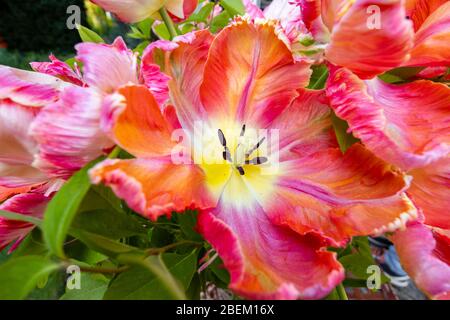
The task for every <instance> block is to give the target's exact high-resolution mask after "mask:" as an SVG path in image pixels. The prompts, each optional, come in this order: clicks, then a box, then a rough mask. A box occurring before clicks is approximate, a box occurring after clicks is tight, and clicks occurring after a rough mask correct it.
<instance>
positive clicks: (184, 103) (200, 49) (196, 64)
mask: <svg viewBox="0 0 450 320" xmlns="http://www.w3.org/2000/svg"><path fill="white" fill-rule="evenodd" d="M212 39H213V36H212V35H211V33H210V32H209V31H208V30H202V31H197V32H193V33H189V34H186V35H183V36H181V37H177V38H175V39H174V42H168V41H157V42H154V43H152V44H151V45H150V46H149V47H148V48H147V49H146V50H145V52H144V57H143V60H142V69H143V70H144V72H145V70H146V69H159V68H161V71H162V72H164V75H166V76H168V77H169V79H168V82H167V85H168V88H170V99H171V103H172V104H173V105H174V107H175V110H176V113H177V115H178V118H179V120H180V122H181V124H182V125H183V128H185V129H192V128H193V127H194V122H195V121H197V120H202V119H203V117H204V110H203V107H202V105H201V102H200V96H199V87H200V84H201V82H202V80H203V71H204V68H205V63H206V58H207V56H208V51H209V47H210V45H211V42H212ZM144 78H145V79H147V77H146V76H145V74H144ZM146 84H147V82H146ZM147 86H148V84H147Z"/></svg>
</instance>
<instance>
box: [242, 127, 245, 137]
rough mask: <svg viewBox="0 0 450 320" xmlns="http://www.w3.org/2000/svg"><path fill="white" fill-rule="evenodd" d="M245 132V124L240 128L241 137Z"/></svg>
mask: <svg viewBox="0 0 450 320" xmlns="http://www.w3.org/2000/svg"><path fill="white" fill-rule="evenodd" d="M244 134H245V124H244V125H243V126H242V130H241V137H243V136H244Z"/></svg>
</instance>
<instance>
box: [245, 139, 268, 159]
mask: <svg viewBox="0 0 450 320" xmlns="http://www.w3.org/2000/svg"><path fill="white" fill-rule="evenodd" d="M265 140H266V137H263V138H262V139H261V140H259V142H258V143H257V144H256V145H255V146H254V147H253V148H251V149H250V150H249V151H247V153H246V154H245V157H246V158H248V157H250V155H251V154H252V153H253V151H255V150H256V149H258V148H259V147H260V146H261V144H262V143H263V142H264V141H265Z"/></svg>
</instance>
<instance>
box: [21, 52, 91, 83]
mask: <svg viewBox="0 0 450 320" xmlns="http://www.w3.org/2000/svg"><path fill="white" fill-rule="evenodd" d="M49 58H50V61H51V62H31V63H30V65H31V67H32V68H33V70H35V71H36V72H40V73H45V74H48V75H50V76H54V77H57V78H59V79H61V80H63V81H66V82H71V83H73V84H75V85H77V86H83V85H84V82H83V80H82V79H81V76H80V75H79V73H75V71H74V70H72V69H71V68H70V67H69V65H68V64H67V63H65V62H63V61H61V60H59V59H58V58H56V57H55V56H54V55H50V57H49Z"/></svg>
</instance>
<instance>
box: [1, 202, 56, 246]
mask: <svg viewBox="0 0 450 320" xmlns="http://www.w3.org/2000/svg"><path fill="white" fill-rule="evenodd" d="M49 200H50V198H49V197H47V196H45V195H43V194H41V193H24V194H19V195H16V196H14V197H12V198H10V199H9V200H7V201H5V202H4V203H2V204H1V205H0V210H5V211H10V212H14V213H19V214H23V215H28V216H33V217H36V218H41V217H42V215H43V214H44V210H45V206H46V205H47V203H48V201H49ZM33 228H34V225H32V224H30V223H28V222H22V221H15V220H9V219H6V218H2V217H0V251H1V250H2V249H4V248H5V247H6V246H8V245H9V244H11V243H13V245H12V247H11V248H10V250H9V252H11V251H13V250H14V249H15V248H16V247H17V246H18V245H19V244H20V242H21V241H22V240H23V239H24V238H25V237H26V236H27V235H28V233H30V232H31V230H33Z"/></svg>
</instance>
